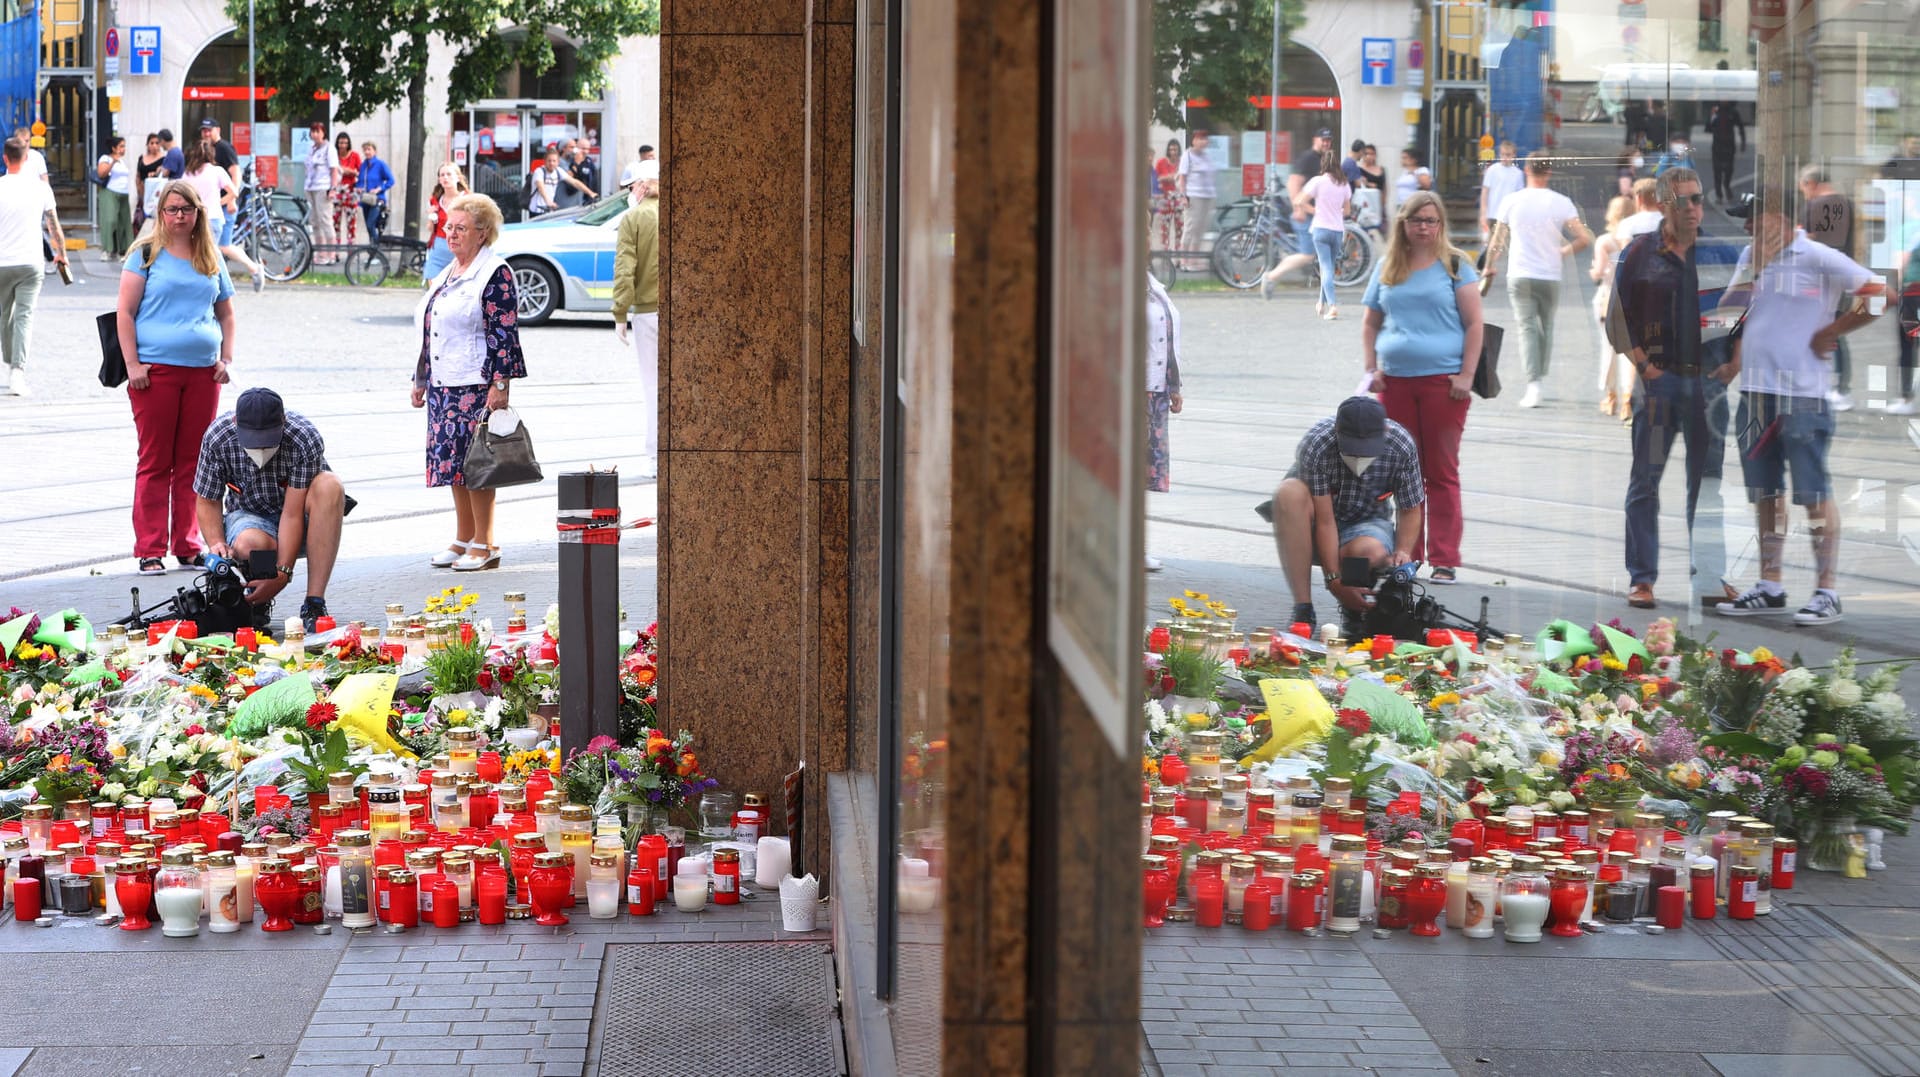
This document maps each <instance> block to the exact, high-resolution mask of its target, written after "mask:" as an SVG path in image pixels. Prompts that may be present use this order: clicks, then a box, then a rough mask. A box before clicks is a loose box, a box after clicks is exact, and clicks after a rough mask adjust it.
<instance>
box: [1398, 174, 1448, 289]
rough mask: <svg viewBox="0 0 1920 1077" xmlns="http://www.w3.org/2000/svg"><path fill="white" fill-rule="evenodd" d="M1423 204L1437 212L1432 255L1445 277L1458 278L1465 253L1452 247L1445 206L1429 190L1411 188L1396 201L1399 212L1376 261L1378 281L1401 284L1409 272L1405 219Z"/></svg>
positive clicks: (1417, 210)
mask: <svg viewBox="0 0 1920 1077" xmlns="http://www.w3.org/2000/svg"><path fill="white" fill-rule="evenodd" d="M1427 206H1432V207H1433V211H1434V212H1435V213H1437V214H1439V215H1440V235H1439V246H1438V247H1437V248H1436V249H1435V251H1434V254H1435V256H1437V257H1438V258H1439V259H1440V265H1441V266H1442V267H1444V268H1445V269H1446V271H1447V276H1448V277H1450V278H1453V279H1455V280H1458V279H1459V277H1460V274H1459V262H1460V260H1461V259H1462V258H1464V257H1466V255H1464V254H1462V253H1461V252H1460V248H1458V247H1455V246H1454V245H1453V240H1452V239H1450V238H1449V237H1448V236H1447V205H1446V203H1445V202H1442V201H1440V196H1439V195H1437V194H1434V193H1433V192H1432V191H1415V192H1413V193H1412V194H1410V195H1408V196H1407V200H1406V201H1405V202H1402V203H1400V209H1399V212H1397V213H1395V214H1394V215H1393V231H1392V232H1391V233H1389V234H1388V235H1387V256H1386V257H1385V258H1382V259H1381V260H1380V283H1382V284H1404V283H1405V282H1406V279H1407V274H1408V273H1409V272H1410V269H1409V267H1408V264H1407V263H1408V262H1409V261H1410V260H1411V257H1412V256H1411V254H1410V253H1409V251H1408V249H1407V248H1408V243H1407V218H1408V217H1411V216H1413V215H1414V214H1415V213H1417V212H1419V211H1420V210H1421V209H1422V208H1424V207H1427Z"/></svg>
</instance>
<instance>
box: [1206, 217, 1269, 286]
mask: <svg viewBox="0 0 1920 1077" xmlns="http://www.w3.org/2000/svg"><path fill="white" fill-rule="evenodd" d="M1272 251H1273V244H1272V243H1271V242H1269V241H1268V239H1267V237H1265V236H1263V235H1260V234H1259V233H1257V232H1255V231H1254V230H1253V229H1251V228H1247V227H1244V226H1242V227H1240V228H1235V229H1232V230H1230V231H1228V232H1227V234H1226V235H1224V236H1221V237H1220V238H1219V239H1218V240H1216V241H1215V242H1214V244H1213V258H1212V262H1213V275H1214V276H1216V277H1218V278H1220V282H1221V283H1222V284H1225V285H1226V286H1227V287H1229V288H1238V289H1239V290H1241V291H1246V290H1247V289H1249V288H1253V287H1257V286H1258V285H1259V283H1260V277H1261V276H1262V275H1263V274H1265V273H1266V271H1267V270H1268V269H1269V268H1271V267H1272V261H1271V258H1272Z"/></svg>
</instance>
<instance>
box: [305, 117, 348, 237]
mask: <svg viewBox="0 0 1920 1077" xmlns="http://www.w3.org/2000/svg"><path fill="white" fill-rule="evenodd" d="M307 140H308V141H307V179H306V183H305V185H304V186H305V189H306V192H307V225H308V227H309V228H310V229H312V231H313V242H314V245H315V246H319V247H331V246H333V245H335V244H336V243H338V242H339V240H338V239H337V238H336V237H337V236H338V235H339V233H337V232H335V231H334V227H333V192H334V191H336V190H338V189H339V188H340V155H339V153H338V152H337V151H336V150H335V149H334V148H333V146H332V145H330V144H328V142H327V125H326V124H324V123H315V124H313V125H312V126H310V127H308V128H307ZM337 260H338V256H337V255H335V254H334V253H333V252H331V251H315V252H314V256H313V264H314V265H332V264H333V263H334V262H335V261H337Z"/></svg>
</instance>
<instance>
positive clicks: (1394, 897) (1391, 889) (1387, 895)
mask: <svg viewBox="0 0 1920 1077" xmlns="http://www.w3.org/2000/svg"><path fill="white" fill-rule="evenodd" d="M1412 883H1413V872H1411V871H1404V870H1402V869H1400V868H1388V869H1387V870H1386V871H1384V872H1382V873H1381V884H1380V912H1379V917H1378V922H1379V925H1380V926H1381V927H1383V928H1391V929H1398V928H1404V927H1406V926H1407V887H1409V886H1411V885H1412Z"/></svg>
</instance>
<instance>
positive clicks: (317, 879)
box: [293, 864, 327, 924]
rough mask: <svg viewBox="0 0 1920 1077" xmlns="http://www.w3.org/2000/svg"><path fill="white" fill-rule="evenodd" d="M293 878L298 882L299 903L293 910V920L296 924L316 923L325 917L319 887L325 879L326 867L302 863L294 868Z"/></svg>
mask: <svg viewBox="0 0 1920 1077" xmlns="http://www.w3.org/2000/svg"><path fill="white" fill-rule="evenodd" d="M293 877H294V879H296V880H297V881H298V882H299V883H300V904H299V906H298V907H297V908H296V909H295V910H294V913H293V922H294V923H296V924H317V923H320V922H321V921H322V920H325V919H326V918H327V913H326V910H325V909H324V908H322V906H321V903H320V888H321V885H322V884H323V883H324V882H325V880H326V869H324V868H322V867H320V865H318V864H302V865H301V866H300V867H298V868H296V869H294V873H293Z"/></svg>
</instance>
